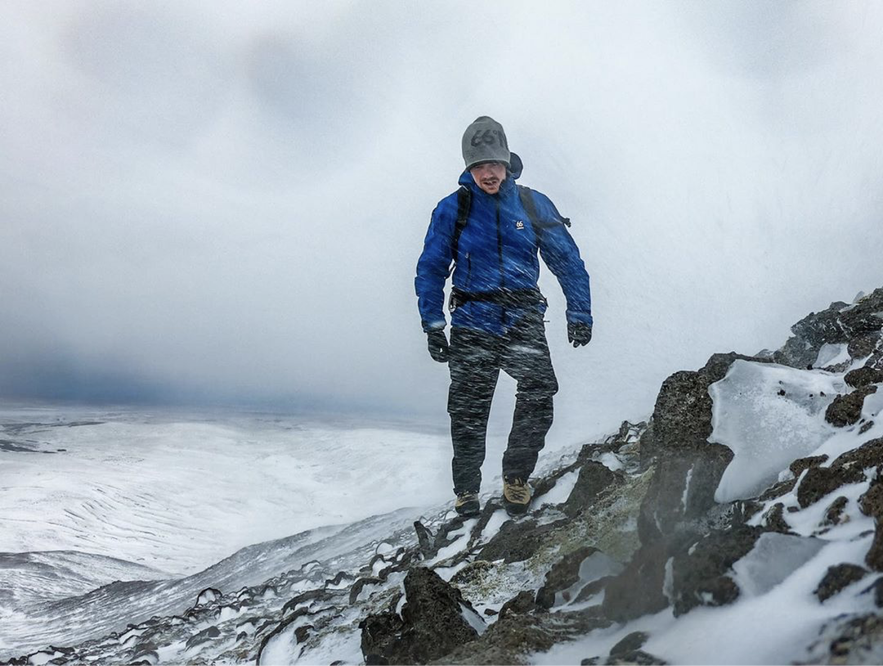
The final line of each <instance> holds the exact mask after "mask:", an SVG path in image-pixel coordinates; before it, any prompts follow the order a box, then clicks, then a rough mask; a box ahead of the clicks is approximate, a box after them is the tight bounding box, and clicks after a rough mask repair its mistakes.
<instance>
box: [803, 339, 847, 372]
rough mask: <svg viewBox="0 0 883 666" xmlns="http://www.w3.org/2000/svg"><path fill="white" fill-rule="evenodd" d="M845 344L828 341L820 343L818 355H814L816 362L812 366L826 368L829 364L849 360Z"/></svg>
mask: <svg viewBox="0 0 883 666" xmlns="http://www.w3.org/2000/svg"><path fill="white" fill-rule="evenodd" d="M848 347H849V345H847V344H837V345H832V344H830V343H827V342H826V343H825V344H823V345H822V348H821V349H819V355H818V356H817V357H816V362H815V363H813V366H812V367H814V368H826V367H828V366H829V365H838V364H840V363H846V362H847V361H849V360H850V358H851V357H850V356H849V351H848V349H847V348H848Z"/></svg>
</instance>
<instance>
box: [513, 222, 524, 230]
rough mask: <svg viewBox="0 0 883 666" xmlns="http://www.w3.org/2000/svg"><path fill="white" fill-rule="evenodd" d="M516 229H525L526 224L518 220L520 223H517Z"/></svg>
mask: <svg viewBox="0 0 883 666" xmlns="http://www.w3.org/2000/svg"><path fill="white" fill-rule="evenodd" d="M515 228H516V229H524V222H523V221H521V220H518V221H517V222H516V223H515Z"/></svg>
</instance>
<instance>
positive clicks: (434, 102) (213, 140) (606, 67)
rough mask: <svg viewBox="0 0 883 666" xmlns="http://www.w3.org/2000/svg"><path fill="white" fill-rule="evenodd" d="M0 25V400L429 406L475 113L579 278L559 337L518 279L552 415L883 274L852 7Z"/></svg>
mask: <svg viewBox="0 0 883 666" xmlns="http://www.w3.org/2000/svg"><path fill="white" fill-rule="evenodd" d="M0 17H2V20H0V56H2V57H0V84H2V88H3V90H4V104H3V105H2V106H0V202H2V204H0V288H2V294H3V307H2V308H0V397H4V398H8V399H11V398H18V399H46V400H54V399H65V400H83V401H109V402H114V401H132V402H139V401H143V402H152V403H167V404H182V405H184V404H194V405H199V404H219V403H223V404H231V405H250V406H251V405H266V406H271V407H273V408H278V409H291V410H297V409H314V410H326V411H338V412H346V413H366V414H372V415H380V416H383V415H397V416H401V415H407V416H409V417H415V418H417V419H421V420H423V421H425V422H427V423H442V422H444V420H445V419H446V416H447V415H446V413H445V400H446V391H447V368H446V367H445V366H443V365H439V364H436V363H434V362H432V360H431V359H430V358H429V355H428V353H427V351H426V341H425V336H424V334H423V333H422V331H421V328H420V320H419V315H418V314H417V308H416V297H415V295H414V286H413V279H414V272H415V266H416V262H417V258H418V256H419V254H420V252H421V250H422V242H423V236H424V234H425V233H426V228H427V225H428V223H429V216H430V213H431V211H432V210H433V208H434V207H435V205H436V203H437V202H438V200H439V199H441V198H443V197H444V196H446V195H447V194H449V193H450V192H452V191H454V189H456V181H457V178H458V176H459V174H460V173H461V171H462V167H463V162H462V159H461V156H460V137H461V135H462V132H463V130H464V129H465V128H466V126H467V125H468V124H469V123H470V122H471V121H472V120H474V119H475V118H476V117H477V116H479V115H491V116H493V117H494V118H495V119H497V120H498V121H500V122H501V123H502V124H503V125H504V127H505V128H506V132H507V135H508V139H509V145H510V147H511V148H512V150H514V151H515V152H517V153H518V154H519V155H520V156H521V157H522V159H523V160H524V163H525V171H524V175H523V177H522V178H521V180H520V182H521V183H523V184H526V185H529V186H530V187H532V188H535V189H538V190H540V191H542V192H544V193H546V194H548V195H549V196H550V197H551V198H552V200H553V201H554V202H555V203H556V205H557V207H558V208H559V210H561V212H562V213H563V214H564V215H566V216H568V217H570V218H571V219H572V220H573V227H572V229H571V232H572V234H573V236H574V238H575V239H576V241H577V243H578V245H579V247H580V249H581V252H582V256H583V258H584V259H585V262H586V265H587V268H588V271H589V273H590V275H591V276H592V287H593V301H594V308H593V309H594V315H595V322H596V323H595V336H594V339H593V341H592V343H591V344H590V345H589V346H588V347H586V348H581V349H578V350H574V349H572V348H570V347H568V345H567V340H566V324H565V321H564V299H563V296H562V295H561V292H560V288H559V287H558V285H557V283H556V281H555V279H554V277H553V276H552V275H551V274H549V272H548V271H545V272H544V274H543V277H542V280H541V288H542V289H543V292H544V293H545V294H546V295H547V297H548V298H549V301H550V309H549V312H548V313H547V317H546V318H547V319H548V320H549V323H548V324H547V335H548V337H549V341H550V346H551V350H552V357H553V362H554V363H555V367H556V371H557V373H558V375H559V382H560V384H561V390H560V393H559V398H558V402H557V403H556V424H557V425H556V429H557V431H558V432H559V436H561V437H564V436H569V435H566V433H576V432H580V433H593V432H596V431H600V430H603V429H604V428H607V427H609V426H610V425H611V424H616V423H618V422H619V421H620V420H622V419H624V418H640V417H645V416H646V415H648V414H649V412H650V411H651V410H652V406H653V400H654V398H655V395H656V391H657V390H658V386H659V383H660V382H661V381H662V380H663V379H664V378H665V377H666V376H667V375H668V374H670V373H671V372H674V371H676V370H680V369H687V368H695V367H698V366H700V365H702V364H703V363H704V362H705V360H706V359H707V357H708V355H709V354H711V353H713V352H715V351H730V350H737V351H740V352H743V353H754V352H757V351H759V350H761V349H763V348H776V347H778V346H780V345H781V344H782V343H783V342H784V341H785V339H786V338H787V336H788V327H789V326H790V325H791V324H793V323H794V322H795V321H797V320H798V319H800V318H802V317H803V316H804V315H806V314H807V313H808V312H810V311H811V310H818V309H821V308H823V307H826V306H827V304H828V303H829V302H830V301H833V300H851V299H852V298H853V297H854V296H855V295H856V293H857V292H859V291H861V290H864V291H870V290H871V289H873V288H875V287H878V286H881V285H883V262H881V261H880V256H881V250H883V240H881V233H880V228H881V226H880V222H881V216H883V196H881V187H880V184H881V183H883V158H881V155H883V124H881V123H880V122H879V120H880V109H881V108H883V88H881V87H880V85H879V82H880V81H881V80H883V45H881V42H880V39H879V35H880V34H883V6H880V5H879V4H876V3H872V2H847V3H841V2H836V3H835V2H800V3H797V2H778V3H767V2H760V1H758V2H721V3H710V4H696V3H688V2H667V3H656V2H617V3H598V2H585V3H584V2H556V3H546V5H545V6H540V5H539V4H537V3H528V2H513V3H506V4H505V5H499V4H491V3H474V2H473V3H468V2H434V3H413V2H403V1H402V2H394V1H389V0H383V1H378V2H370V3H369V2H324V3H321V4H317V3H307V2H266V3H259V4H249V5H243V4H241V3H229V2H210V3H209V2H189V3H186V4H182V3H173V2H156V3H149V4H134V3H116V2H102V1H100V0H99V1H94V0H90V1H89V2H66V3H63V4H57V5H53V8H52V11H51V12H50V11H47V10H46V7H45V6H37V5H33V3H29V2H5V3H3V5H2V7H0ZM503 384H504V386H503V387H502V388H503V390H502V391H501V395H500V398H499V401H498V403H496V404H495V413H497V414H499V415H503V416H504V415H505V413H506V410H507V406H508V405H511V392H512V391H511V387H512V384H511V382H508V383H507V381H506V380H504V381H503ZM507 401H508V402H507ZM501 418H502V416H501ZM574 436H575V435H574Z"/></svg>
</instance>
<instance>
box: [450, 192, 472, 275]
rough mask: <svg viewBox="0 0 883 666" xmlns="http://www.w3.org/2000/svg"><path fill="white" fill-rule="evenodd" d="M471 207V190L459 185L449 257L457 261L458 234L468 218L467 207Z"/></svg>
mask: <svg viewBox="0 0 883 666" xmlns="http://www.w3.org/2000/svg"><path fill="white" fill-rule="evenodd" d="M470 208H472V192H470V191H469V189H468V188H466V187H463V186H462V185H461V186H460V189H459V190H457V221H456V223H455V224H454V235H453V236H451V258H452V259H453V260H454V262H456V261H457V252H458V250H459V247H460V234H462V233H463V228H464V227H465V226H466V222H467V221H468V220H469V209H470Z"/></svg>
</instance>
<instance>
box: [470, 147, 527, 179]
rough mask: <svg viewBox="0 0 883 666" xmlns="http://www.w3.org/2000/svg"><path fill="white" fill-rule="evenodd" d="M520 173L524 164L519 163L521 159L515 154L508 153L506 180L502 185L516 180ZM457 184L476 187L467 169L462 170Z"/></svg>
mask: <svg viewBox="0 0 883 666" xmlns="http://www.w3.org/2000/svg"><path fill="white" fill-rule="evenodd" d="M522 171H524V163H523V162H522V161H521V158H520V157H519V156H518V155H517V154H516V153H509V168H508V169H507V170H506V174H507V175H506V180H504V181H503V184H505V183H506V181H510V180H511V181H516V180H518V179H519V178H520V177H521V172H522ZM457 182H459V183H460V185H465V186H466V187H472V186H474V187H478V185H476V184H475V180H474V179H473V178H472V174H471V173H469V170H468V169H464V170H463V173H461V174H460V179H459V180H458V181H457Z"/></svg>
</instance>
